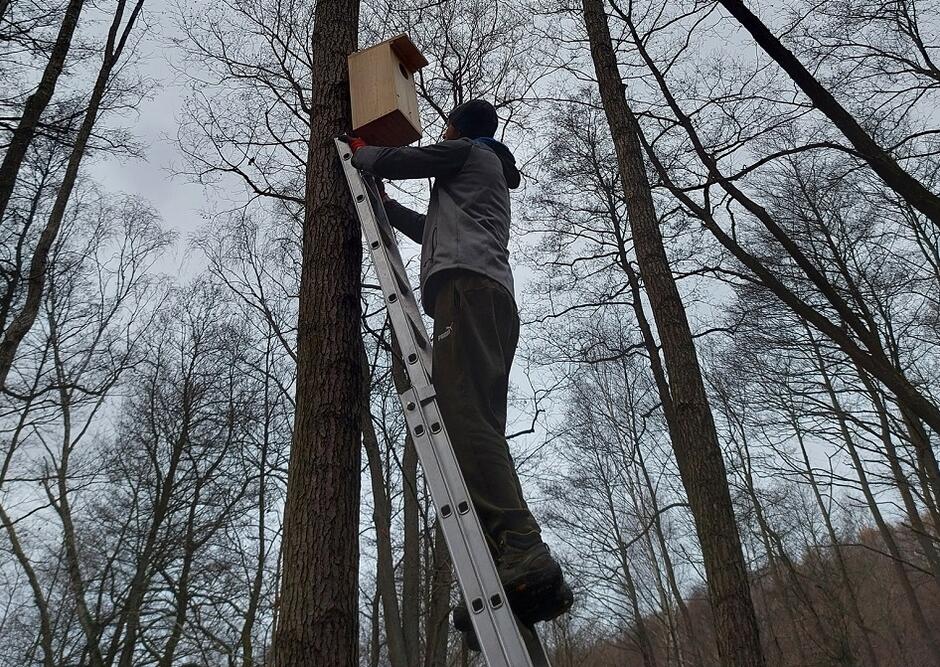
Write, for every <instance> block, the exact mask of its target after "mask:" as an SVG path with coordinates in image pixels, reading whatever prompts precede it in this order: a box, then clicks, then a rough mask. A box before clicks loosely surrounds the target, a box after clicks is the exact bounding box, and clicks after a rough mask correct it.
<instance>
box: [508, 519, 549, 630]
mask: <svg viewBox="0 0 940 667" xmlns="http://www.w3.org/2000/svg"><path fill="white" fill-rule="evenodd" d="M496 569H497V571H498V572H499V580H500V581H501V582H502V584H503V588H504V589H505V590H506V597H508V598H509V606H510V607H512V610H513V612H514V613H515V614H516V616H518V617H519V618H520V620H522V622H523V623H526V624H532V623H537V622H539V621H548V620H551V619H553V618H555V617H556V616H558V614H559V613H561V612H560V611H558V608H559V602H558V598H559V595H558V589H559V587H560V586H561V585H562V584H563V583H564V577H563V576H562V573H561V566H560V565H558V562H557V561H556V560H555V559H554V558H552V554H551V551H549V548H548V546H547V545H546V544H545V543H544V542H543V541H542V538H541V536H540V535H539V534H538V533H537V532H535V531H532V532H529V533H509V532H507V533H504V534H503V536H502V538H501V539H500V541H499V560H498V562H497V564H496Z"/></svg>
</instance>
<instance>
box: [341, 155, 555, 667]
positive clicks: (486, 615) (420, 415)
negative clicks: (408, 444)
mask: <svg viewBox="0 0 940 667" xmlns="http://www.w3.org/2000/svg"><path fill="white" fill-rule="evenodd" d="M334 141H335V143H336V150H337V152H338V153H339V159H340V163H341V164H342V165H343V172H344V173H345V174H346V181H347V183H348V184H349V191H350V193H351V194H352V199H353V203H354V205H355V209H356V215H357V216H358V217H359V222H360V223H361V225H362V234H363V236H364V237H365V239H366V243H367V245H368V248H369V254H370V255H371V257H372V262H373V264H374V265H375V271H376V274H377V275H378V279H379V283H380V285H381V287H382V296H383V297H384V299H385V305H386V307H387V309H388V315H389V319H390V320H391V324H392V330H393V331H394V333H395V337H396V339H397V340H398V345H399V347H400V348H401V355H402V359H403V360H404V362H405V368H406V369H407V371H408V379H409V380H410V382H411V386H410V387H409V388H408V389H407V390H406V391H403V392H402V393H401V394H399V399H400V400H401V404H402V408H403V409H404V412H405V421H406V423H407V425H408V430H409V431H410V433H411V436H412V438H413V440H414V444H415V449H416V450H417V453H418V459H419V460H420V461H421V467H422V469H423V470H424V477H425V480H426V481H427V485H428V488H429V490H430V492H431V500H432V502H433V503H434V509H435V510H436V511H437V517H438V521H439V522H440V524H441V528H442V530H443V533H444V539H445V542H446V543H447V549H448V551H450V556H451V560H452V561H453V563H454V570H455V571H456V573H457V581H458V582H459V584H460V589H461V591H462V592H463V595H464V599H465V600H466V601H467V604H468V610H469V612H470V618H471V621H472V622H473V628H474V630H475V631H476V635H477V639H478V640H479V642H480V648H481V649H482V651H483V657H484V658H485V659H486V663H487V665H488V666H489V667H551V664H550V662H549V660H548V656H547V654H546V653H545V649H544V647H543V646H542V643H541V641H540V640H539V638H538V636H537V635H536V634H535V631H534V630H533V629H532V628H530V627H527V626H525V625H524V624H522V623H520V622H518V621H517V619H516V617H515V615H514V614H513V613H512V611H511V609H510V607H509V604H507V600H506V593H505V591H504V590H503V585H502V584H501V583H500V580H499V575H498V574H497V571H496V565H495V563H494V562H493V557H492V555H491V554H490V549H489V547H488V546H487V543H486V539H485V538H484V536H483V529H482V528H481V527H480V521H479V519H478V518H477V514H476V511H475V510H474V508H473V503H471V502H470V495H469V493H468V492H467V487H466V484H465V483H464V479H463V474H462V473H461V471H460V466H459V465H458V463H457V457H456V456H455V455H454V450H453V447H452V446H451V444H450V437H449V436H448V435H447V428H446V427H445V426H444V421H443V420H442V419H441V413H440V410H439V409H438V406H437V398H436V394H435V391H434V385H432V384H431V340H430V338H429V337H428V334H427V330H426V329H425V328H424V322H423V321H422V319H421V314H420V312H419V311H418V304H417V303H416V301H415V298H414V293H413V292H412V289H411V281H410V280H409V279H408V274H407V273H406V272H405V265H404V263H403V262H402V259H401V255H400V254H399V252H398V244H397V243H396V242H395V235H394V233H393V232H392V228H391V225H390V224H389V222H388V216H387V215H386V213H385V206H384V205H383V204H382V199H381V196H380V195H379V191H378V188H377V186H376V184H375V181H374V180H373V178H372V176H371V175H368V174H363V173H361V172H360V171H359V170H358V169H356V168H355V167H354V166H353V165H352V161H351V160H352V151H351V150H350V148H349V145H348V144H347V143H346V142H345V141H344V140H343V139H342V138H336V139H334Z"/></svg>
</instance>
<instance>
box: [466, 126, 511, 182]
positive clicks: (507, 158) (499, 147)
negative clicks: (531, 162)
mask: <svg viewBox="0 0 940 667" xmlns="http://www.w3.org/2000/svg"><path fill="white" fill-rule="evenodd" d="M473 141H474V142H475V143H478V144H481V145H483V146H486V147H487V148H489V149H490V150H491V151H493V152H494V153H496V157H498V158H499V161H500V162H501V163H502V165H503V175H504V176H505V177H506V185H508V186H509V189H510V190H515V189H516V188H518V187H519V183H520V182H521V180H522V177H521V176H520V175H519V170H518V169H516V158H515V156H514V155H513V154H512V151H510V150H509V148H507V147H506V144H504V143H502V142H501V141H497V140H496V139H493V138H492V137H477V138H476V139H473Z"/></svg>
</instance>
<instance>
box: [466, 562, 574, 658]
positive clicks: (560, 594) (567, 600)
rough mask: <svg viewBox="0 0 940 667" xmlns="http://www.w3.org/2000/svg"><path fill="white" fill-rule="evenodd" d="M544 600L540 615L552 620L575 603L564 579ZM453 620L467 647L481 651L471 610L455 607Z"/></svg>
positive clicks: (528, 623) (530, 623)
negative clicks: (471, 617)
mask: <svg viewBox="0 0 940 667" xmlns="http://www.w3.org/2000/svg"><path fill="white" fill-rule="evenodd" d="M542 600H543V606H542V608H541V609H542V613H541V614H539V615H540V616H545V617H546V618H543V619H541V620H546V621H550V620H552V619H554V618H557V617H558V616H561V615H562V614H564V613H565V612H567V611H568V610H569V609H571V605H572V604H573V603H574V594H573V593H572V592H571V589H570V588H569V587H568V584H566V583H565V581H564V579H562V580H561V582H560V583H559V585H558V586H557V587H556V588H555V589H554V590H553V591H552V592H551V595H550V596H548V595H544V596H543V597H542ZM519 620H520V621H521V622H523V623H525V624H526V625H528V626H530V627H531V625H532V623H534V622H535V621H530V622H527V621H525V620H524V619H522V618H521V617H520V618H519ZM453 622H454V628H455V629H456V630H458V631H459V632H461V633H462V634H463V640H464V642H465V643H466V645H467V648H468V649H470V650H471V651H480V641H479V640H478V639H477V635H476V632H475V631H474V630H473V621H472V620H471V619H470V611H469V610H468V609H467V606H466V605H465V604H460V605H458V606H456V607H455V608H454V614H453Z"/></svg>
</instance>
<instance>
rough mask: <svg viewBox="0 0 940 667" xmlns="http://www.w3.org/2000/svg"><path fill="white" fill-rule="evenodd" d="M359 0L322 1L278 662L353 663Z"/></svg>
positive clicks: (313, 47)
mask: <svg viewBox="0 0 940 667" xmlns="http://www.w3.org/2000/svg"><path fill="white" fill-rule="evenodd" d="M358 23H359V2H358V0H318V1H317V3H316V7H315V10H314V30H313V36H312V39H311V42H310V52H311V62H312V70H313V82H312V96H311V97H312V99H311V107H310V109H311V112H310V137H309V141H308V148H307V165H306V197H305V211H304V230H303V250H302V253H303V255H302V260H301V283H300V303H299V313H298V322H297V391H296V412H295V416H294V433H293V439H292V444H291V459H290V466H289V470H288V481H287V501H286V504H285V507H284V537H283V542H282V547H281V553H282V562H283V574H282V579H281V598H280V608H279V613H278V626H277V630H276V632H275V661H276V663H277V664H278V665H281V666H288V665H310V664H315V665H337V666H339V665H346V666H348V667H354V666H355V665H358V664H359V663H358V661H359V657H358V647H359V641H358V614H359V607H358V602H359V599H358V598H359V582H358V574H359V568H358V560H359V541H358V526H359V486H360V482H359V472H360V471H359V465H360V464H359V460H360V442H359V436H360V426H361V424H360V408H361V406H360V403H361V383H362V376H361V366H360V362H361V357H360V354H361V351H360V346H361V341H360V330H359V326H360V325H359V321H360V316H361V312H360V310H361V306H360V296H359V292H360V282H361V278H360V270H361V265H362V248H361V243H360V232H359V226H358V225H357V224H356V223H355V221H354V220H353V218H351V216H350V214H349V211H350V207H351V202H350V201H349V194H348V190H347V187H346V183H345V180H344V177H343V173H342V170H341V168H340V165H339V162H338V159H337V156H336V151H335V148H334V145H333V137H335V136H337V135H339V134H341V133H342V132H344V131H347V130H348V129H349V127H350V122H351V114H350V105H349V84H348V74H347V67H346V57H347V56H348V55H349V54H350V53H351V52H352V51H354V50H355V49H356V45H357V32H358Z"/></svg>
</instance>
